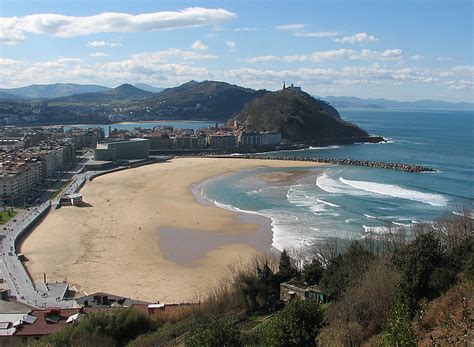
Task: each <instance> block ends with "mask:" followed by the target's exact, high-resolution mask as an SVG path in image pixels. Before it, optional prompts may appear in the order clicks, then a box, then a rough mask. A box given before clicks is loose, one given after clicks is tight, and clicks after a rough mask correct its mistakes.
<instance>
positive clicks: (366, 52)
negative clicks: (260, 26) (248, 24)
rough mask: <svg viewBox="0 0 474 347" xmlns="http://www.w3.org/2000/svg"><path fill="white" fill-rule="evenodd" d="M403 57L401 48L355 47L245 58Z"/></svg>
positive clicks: (377, 58) (295, 60)
mask: <svg viewBox="0 0 474 347" xmlns="http://www.w3.org/2000/svg"><path fill="white" fill-rule="evenodd" d="M401 58H402V50H401V49H399V48H396V49H387V50H385V51H373V50H370V49H362V50H361V51H356V50H353V49H346V48H340V49H333V50H329V51H317V52H313V53H311V54H308V55H304V54H302V55H286V56H283V57H277V56H274V55H264V56H258V57H252V58H248V59H245V61H246V62H248V63H260V62H269V61H284V62H287V63H292V62H303V61H313V62H320V61H327V60H344V59H347V60H380V61H388V60H400V59H401Z"/></svg>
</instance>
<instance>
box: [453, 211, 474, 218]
mask: <svg viewBox="0 0 474 347" xmlns="http://www.w3.org/2000/svg"><path fill="white" fill-rule="evenodd" d="M451 213H452V214H454V215H456V216H459V217H468V218H470V219H474V212H472V213H471V214H470V215H466V214H464V213H461V212H458V211H451Z"/></svg>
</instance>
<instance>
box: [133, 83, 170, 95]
mask: <svg viewBox="0 0 474 347" xmlns="http://www.w3.org/2000/svg"><path fill="white" fill-rule="evenodd" d="M134 86H135V87H137V88H140V89H142V90H145V91H147V92H152V93H159V92H161V91H162V90H164V88H160V87H153V86H150V85H149V84H146V83H135V84H134Z"/></svg>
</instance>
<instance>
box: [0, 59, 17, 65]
mask: <svg viewBox="0 0 474 347" xmlns="http://www.w3.org/2000/svg"><path fill="white" fill-rule="evenodd" d="M20 64H22V62H21V61H19V60H14V59H3V58H0V66H15V65H20Z"/></svg>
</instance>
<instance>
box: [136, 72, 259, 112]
mask: <svg viewBox="0 0 474 347" xmlns="http://www.w3.org/2000/svg"><path fill="white" fill-rule="evenodd" d="M266 93H268V92H267V91H263V90H258V91H256V90H253V89H250V88H244V87H240V86H236V85H232V84H229V83H225V82H217V81H203V82H196V81H190V82H187V83H185V84H182V85H180V86H179V87H175V88H168V89H165V90H163V91H162V92H160V93H158V94H156V95H154V96H152V97H150V98H148V99H147V100H146V101H145V104H146V105H147V106H149V107H152V108H153V109H154V110H156V111H158V112H162V113H164V114H167V115H171V116H176V117H179V118H207V119H228V118H230V117H233V116H235V115H236V114H237V113H238V112H240V110H242V108H243V107H244V105H245V104H246V103H248V102H249V101H252V100H254V99H255V98H258V97H260V96H262V95H264V94H266Z"/></svg>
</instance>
